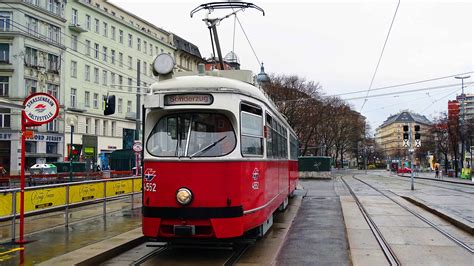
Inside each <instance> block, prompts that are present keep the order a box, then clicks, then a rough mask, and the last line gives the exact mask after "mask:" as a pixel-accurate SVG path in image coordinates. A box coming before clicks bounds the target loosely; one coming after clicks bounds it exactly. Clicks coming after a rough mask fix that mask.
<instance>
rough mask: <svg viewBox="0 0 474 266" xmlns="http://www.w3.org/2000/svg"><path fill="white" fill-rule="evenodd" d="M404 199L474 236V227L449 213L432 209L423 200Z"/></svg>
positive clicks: (405, 197) (406, 197)
mask: <svg viewBox="0 0 474 266" xmlns="http://www.w3.org/2000/svg"><path fill="white" fill-rule="evenodd" d="M401 197H402V198H403V199H405V200H406V201H408V202H410V203H413V204H415V205H416V206H418V207H421V208H423V209H425V210H426V211H428V212H430V213H432V214H434V215H436V216H438V217H441V218H443V219H444V220H446V221H448V222H449V223H451V224H452V225H454V226H455V227H457V228H459V229H461V230H463V231H465V232H467V233H469V234H471V235H474V227H472V226H471V225H469V224H467V223H463V222H462V221H460V220H458V219H456V218H453V217H452V216H451V215H449V214H447V213H444V212H442V211H439V210H437V209H435V208H434V207H430V206H428V205H427V204H426V203H424V202H422V201H421V200H419V199H414V198H412V197H409V196H401Z"/></svg>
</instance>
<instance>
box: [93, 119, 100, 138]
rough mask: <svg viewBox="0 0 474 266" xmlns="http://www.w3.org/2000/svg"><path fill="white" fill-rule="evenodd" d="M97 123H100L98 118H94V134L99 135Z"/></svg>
mask: <svg viewBox="0 0 474 266" xmlns="http://www.w3.org/2000/svg"><path fill="white" fill-rule="evenodd" d="M99 125H100V120H99V119H96V120H95V122H94V134H95V135H96V136H98V135H99Z"/></svg>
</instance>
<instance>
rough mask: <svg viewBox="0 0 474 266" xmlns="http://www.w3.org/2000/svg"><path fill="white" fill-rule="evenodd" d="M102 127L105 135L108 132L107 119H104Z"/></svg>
mask: <svg viewBox="0 0 474 266" xmlns="http://www.w3.org/2000/svg"><path fill="white" fill-rule="evenodd" d="M102 128H103V130H104V136H107V135H108V134H109V121H107V120H104V121H103V126H102Z"/></svg>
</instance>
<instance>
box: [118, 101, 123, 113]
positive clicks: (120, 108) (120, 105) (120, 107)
mask: <svg viewBox="0 0 474 266" xmlns="http://www.w3.org/2000/svg"><path fill="white" fill-rule="evenodd" d="M122 108H123V100H122V98H119V99H118V104H117V111H118V112H119V113H122V111H123V110H122Z"/></svg>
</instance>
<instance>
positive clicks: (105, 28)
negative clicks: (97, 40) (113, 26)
mask: <svg viewBox="0 0 474 266" xmlns="http://www.w3.org/2000/svg"><path fill="white" fill-rule="evenodd" d="M103 26H104V37H107V36H108V35H109V32H108V31H109V25H108V24H107V22H104V25H103Z"/></svg>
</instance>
